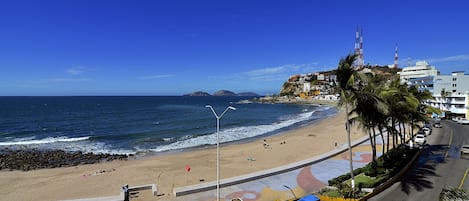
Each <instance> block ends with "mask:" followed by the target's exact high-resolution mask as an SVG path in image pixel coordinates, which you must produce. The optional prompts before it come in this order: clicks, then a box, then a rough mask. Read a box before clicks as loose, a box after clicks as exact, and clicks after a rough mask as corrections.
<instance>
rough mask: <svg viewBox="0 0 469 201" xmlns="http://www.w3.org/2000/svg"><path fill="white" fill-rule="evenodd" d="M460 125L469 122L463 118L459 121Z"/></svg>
mask: <svg viewBox="0 0 469 201" xmlns="http://www.w3.org/2000/svg"><path fill="white" fill-rule="evenodd" d="M458 124H469V120H467V119H466V118H461V119H459V121H458Z"/></svg>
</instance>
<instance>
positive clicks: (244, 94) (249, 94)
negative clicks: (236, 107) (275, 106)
mask: <svg viewBox="0 0 469 201" xmlns="http://www.w3.org/2000/svg"><path fill="white" fill-rule="evenodd" d="M236 95H237V96H260V95H259V94H256V93H254V92H241V93H238V94H236Z"/></svg>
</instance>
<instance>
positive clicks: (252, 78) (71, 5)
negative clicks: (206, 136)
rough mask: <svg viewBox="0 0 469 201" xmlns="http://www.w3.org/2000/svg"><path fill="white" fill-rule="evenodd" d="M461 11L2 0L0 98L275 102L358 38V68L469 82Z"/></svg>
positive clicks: (424, 6)
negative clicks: (420, 72)
mask: <svg viewBox="0 0 469 201" xmlns="http://www.w3.org/2000/svg"><path fill="white" fill-rule="evenodd" d="M468 10H469V2H468V1H463V0H456V1H432V0H430V1H382V0H373V1H372V0H363V1H345V0H344V1H338V0H335V1H334V0H331V1H322V0H318V1H311V0H308V1H306V0H305V1H301V0H290V1H286V0H285V1H272V0H269V1H254V0H248V1H242V0H236V1H234V0H216V1H205V0H196V1H179V0H172V1H118V0H112V1H104V0H92V1H91V0H89V1H88V0H66V1H63V0H61V1H47V0H42V1H22V0H19V1H2V2H1V3H0V95H2V96H5V95H34V96H36V95H181V94H185V93H190V92H193V91H198V90H202V91H207V92H209V93H213V92H215V91H217V90H220V89H228V90H232V91H235V92H244V91H253V92H257V93H260V94H272V93H278V92H279V90H280V87H281V86H282V84H283V82H284V81H285V80H286V79H288V76H289V75H292V74H298V73H308V72H316V71H323V70H331V69H334V68H336V67H337V63H338V61H339V60H340V58H341V57H344V56H346V55H347V54H348V53H351V52H352V51H353V47H354V40H355V30H356V28H357V26H361V27H363V30H364V54H365V63H370V64H380V65H387V64H392V63H393V57H394V48H395V44H396V43H397V44H398V45H399V56H400V61H399V62H400V66H404V65H407V63H408V62H409V61H410V62H412V63H415V61H417V60H427V61H429V63H430V64H431V65H434V66H436V67H437V68H438V69H439V70H440V71H441V72H442V73H443V74H449V73H451V72H452V71H457V70H464V71H466V73H469V14H468V13H467V11H468Z"/></svg>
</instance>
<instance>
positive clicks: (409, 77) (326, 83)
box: [280, 61, 469, 119]
mask: <svg viewBox="0 0 469 201" xmlns="http://www.w3.org/2000/svg"><path fill="white" fill-rule="evenodd" d="M358 71H359V73H371V74H375V75H380V76H383V77H384V79H388V80H391V79H394V78H395V77H399V79H400V81H401V83H403V84H404V83H405V84H407V86H409V87H410V86H416V87H417V89H418V90H421V91H423V90H427V91H429V92H430V93H431V94H432V96H433V99H431V100H427V101H426V102H425V104H427V105H430V106H432V107H435V108H438V109H440V110H441V111H443V114H442V115H440V117H447V118H453V117H454V118H466V119H467V118H469V75H466V74H465V73H464V72H463V71H456V72H452V73H451V74H450V75H442V74H440V71H438V69H437V68H436V67H435V66H431V65H430V64H428V62H426V61H417V62H416V64H415V66H408V67H404V68H402V69H399V68H392V67H387V66H364V67H362V68H360V69H359V70H358ZM336 83H337V76H336V74H335V70H331V71H323V72H314V73H306V74H300V75H292V76H290V77H289V78H288V80H287V81H286V82H285V83H284V84H283V86H282V88H281V90H280V96H281V97H288V98H290V99H292V98H295V99H303V100H306V99H316V100H337V99H338V94H337V93H338V90H337V84H336ZM435 115H436V114H435Z"/></svg>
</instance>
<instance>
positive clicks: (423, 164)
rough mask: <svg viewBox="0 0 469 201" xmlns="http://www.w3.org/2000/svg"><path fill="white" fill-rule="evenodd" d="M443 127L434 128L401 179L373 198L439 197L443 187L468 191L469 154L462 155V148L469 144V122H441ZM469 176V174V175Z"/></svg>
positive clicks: (386, 199) (425, 198) (431, 198)
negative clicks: (419, 155)
mask: <svg viewBox="0 0 469 201" xmlns="http://www.w3.org/2000/svg"><path fill="white" fill-rule="evenodd" d="M441 124H442V125H443V128H433V134H432V135H431V136H429V137H428V140H427V142H428V145H427V146H425V147H424V152H423V154H422V155H421V157H420V158H419V161H418V163H417V164H416V165H415V166H414V168H413V169H412V171H411V172H409V173H408V174H407V175H406V176H405V177H404V178H403V180H402V181H401V182H398V183H396V184H394V185H393V186H391V187H390V188H388V189H386V190H385V191H384V192H382V193H381V194H379V195H377V196H375V197H373V198H372V199H370V200H384V201H388V200H389V201H397V200H402V201H404V200H426V201H431V200H438V198H439V194H440V192H441V190H442V189H443V187H445V186H452V187H459V186H460V185H461V188H464V189H466V190H469V181H467V180H469V178H467V179H464V175H465V174H466V170H468V171H469V169H468V168H469V157H467V158H464V157H461V154H460V152H459V148H460V146H461V145H462V144H469V125H459V124H456V123H454V122H452V121H442V123H441ZM468 177H469V176H468Z"/></svg>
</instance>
